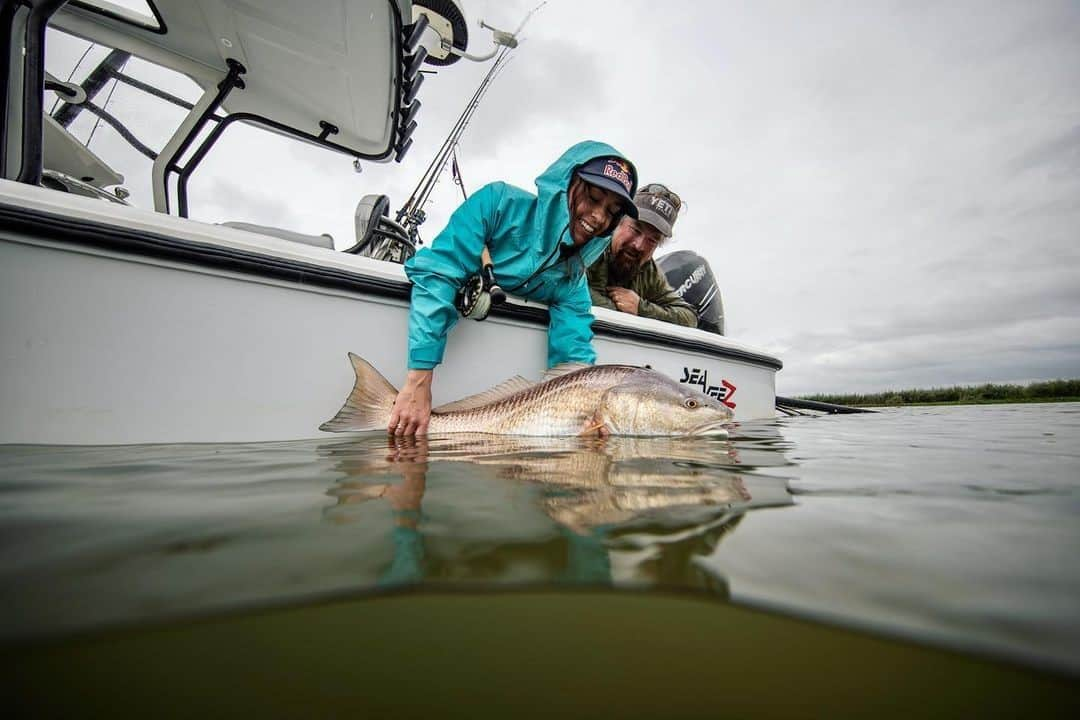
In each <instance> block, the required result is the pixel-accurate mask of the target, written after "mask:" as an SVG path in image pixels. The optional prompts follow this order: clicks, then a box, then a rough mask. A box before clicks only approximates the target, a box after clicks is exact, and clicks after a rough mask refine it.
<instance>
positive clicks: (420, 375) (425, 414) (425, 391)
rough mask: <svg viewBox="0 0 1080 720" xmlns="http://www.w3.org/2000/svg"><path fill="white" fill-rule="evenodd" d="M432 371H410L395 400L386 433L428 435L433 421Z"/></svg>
mask: <svg viewBox="0 0 1080 720" xmlns="http://www.w3.org/2000/svg"><path fill="white" fill-rule="evenodd" d="M432 375H433V372H432V371H431V370H410V371H409V374H408V376H406V378H405V386H404V387H403V388H401V391H400V392H399V393H398V395H397V399H396V400H394V409H393V410H391V411H390V422H389V424H388V425H387V427H386V431H387V432H388V433H390V434H391V435H427V429H428V421H429V420H430V419H431V379H432Z"/></svg>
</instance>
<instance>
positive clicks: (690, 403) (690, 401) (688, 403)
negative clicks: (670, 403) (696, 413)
mask: <svg viewBox="0 0 1080 720" xmlns="http://www.w3.org/2000/svg"><path fill="white" fill-rule="evenodd" d="M697 406H698V401H697V400H695V399H694V398H686V400H684V401H683V407H684V408H686V409H687V410H693V409H694V408H696V407H697Z"/></svg>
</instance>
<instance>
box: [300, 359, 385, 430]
mask: <svg viewBox="0 0 1080 720" xmlns="http://www.w3.org/2000/svg"><path fill="white" fill-rule="evenodd" d="M349 361H350V362H351V363H352V366H353V370H355V371H356V384H355V385H353V389H352V392H351V393H349V397H348V398H346V399H345V404H344V405H342V406H341V409H340V410H338V413H337V415H335V416H334V417H332V418H331V419H329V420H327V421H326V422H324V423H323V424H322V425H320V426H319V429H320V430H326V431H328V432H347V431H362V430H378V429H383V430H385V429H386V424H387V423H388V422H389V421H390V411H391V410H392V409H393V407H394V399H395V398H396V397H397V390H396V389H395V388H394V386H393V385H391V384H390V382H389V381H388V380H387V379H386V378H384V377H383V376H382V375H381V374H380V373H379V371H378V370H376V369H375V368H374V367H372V365H371V363H369V362H368V361H367V360H365V359H364V358H362V357H360V356H359V355H355V354H353V353H349Z"/></svg>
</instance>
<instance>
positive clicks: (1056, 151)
mask: <svg viewBox="0 0 1080 720" xmlns="http://www.w3.org/2000/svg"><path fill="white" fill-rule="evenodd" d="M1042 167H1061V168H1064V169H1068V170H1070V171H1071V172H1073V173H1080V125H1077V126H1075V127H1073V128H1072V129H1070V130H1068V131H1066V132H1065V133H1064V134H1062V135H1061V136H1059V137H1056V138H1053V139H1050V140H1047V141H1044V142H1040V143H1039V144H1037V145H1036V146H1035V147H1033V148H1031V149H1030V150H1027V151H1026V152H1024V153H1021V154H1020V155H1018V156H1017V157H1015V158H1013V159H1012V160H1011V161H1010V162H1009V164H1008V166H1007V168H1008V170H1009V171H1010V172H1013V173H1022V172H1027V171H1028V170H1034V169H1037V168H1042Z"/></svg>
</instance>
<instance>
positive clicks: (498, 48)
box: [396, 0, 547, 245]
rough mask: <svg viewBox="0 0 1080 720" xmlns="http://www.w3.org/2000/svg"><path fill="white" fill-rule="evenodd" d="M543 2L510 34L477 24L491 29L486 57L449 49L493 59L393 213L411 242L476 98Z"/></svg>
mask: <svg viewBox="0 0 1080 720" xmlns="http://www.w3.org/2000/svg"><path fill="white" fill-rule="evenodd" d="M546 4H547V2H546V0H545V2H542V3H540V4H539V5H537V6H536V7H535V8H533V9H532V10H530V11H529V12H528V13H527V14H526V15H525V17H524V19H522V21H521V24H520V25H518V27H517V30H515V31H514V32H512V33H510V32H505V31H503V30H499V29H498V28H495V27H493V26H491V25H488V24H487V23H485V22H484V21H482V20H481V21H480V27H482V28H484V29H486V30H490V31H491V32H492V39H493V41H494V43H495V48H494V49H493V50H492V51H491V53H490V54H488V55H486V56H483V57H477V56H474V55H469V54H468V53H465V52H462V51H460V50H456V49H452V50H451V51H450V52H452V53H454V54H456V55H459V56H461V57H464V58H467V59H469V60H473V61H477V62H481V61H487V60H490V59H491V58H493V57H494V58H495V62H494V63H492V65H491V68H490V69H489V70H488V72H487V74H485V75H484V78H483V79H482V80H481V81H480V85H479V86H478V87H477V88H476V91H475V92H473V94H472V97H471V98H470V99H469V102H468V103H466V105H465V109H464V110H462V112H461V115H460V116H458V119H457V122H455V123H454V126H453V127H452V128H451V130H450V133H449V134H448V135H447V136H446V139H445V140H443V144H442V146H441V147H440V148H439V151H438V152H437V153H435V158H434V159H433V160H432V161H431V164H430V165H428V167H427V169H426V170H425V171H424V173H423V174H422V175H421V176H420V181H419V182H418V183H417V185H416V187H415V188H414V189H413V191H412V194H411V195H410V196H409V199H408V200H407V201H406V202H405V204H404V205H403V206H402V207H401V209H400V210H398V212H397V216H396V220H397V221H398V222H399V223H401V226H402V227H403V228H404V229H405V231H406V232H407V233H408V235H409V238H410V239H411V240H412V241H413V244H414V245H416V244H419V232H418V228H419V227H420V225H422V224H423V222H424V220H426V219H427V217H426V215H425V214H424V205H425V204H427V201H428V199H429V198H430V197H431V193H432V191H433V190H434V188H435V183H436V182H437V181H438V179H439V177H440V176H441V175H442V173H443V171H444V170H445V169H446V163H447V162H448V161H449V160H450V157H451V155H452V154H453V152H454V149H455V148H456V147H457V144H458V141H459V140H460V139H461V136H462V135H463V134H464V132H465V129H466V128H467V127H468V125H469V122H470V121H471V120H472V118H473V115H474V114H475V113H476V110H477V108H478V107H479V106H480V101H481V100H483V98H484V95H486V94H487V91H488V89H489V88H490V87H491V84H492V82H494V80H495V78H497V77H498V76H499V74H500V73H501V72H502V70H503V68H504V67H505V66H506V64H507V63H508V62H509V60H510V58H509V56H510V53H511V52H512V51H513V50H514V48H516V47H517V46H518V44H519V40H518V35H519V34H520V33H521V31H522V29H523V28H524V27H525V24H526V23H527V22H528V21H529V19H530V18H531V17H532V16H533V14H534V13H535V12H536V11H537V10H539V9H540V8H542V7H543V6H544V5H546Z"/></svg>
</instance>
